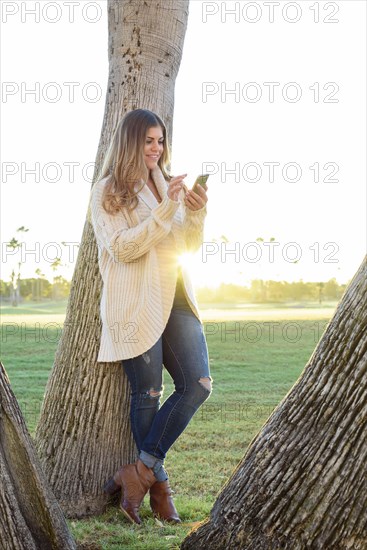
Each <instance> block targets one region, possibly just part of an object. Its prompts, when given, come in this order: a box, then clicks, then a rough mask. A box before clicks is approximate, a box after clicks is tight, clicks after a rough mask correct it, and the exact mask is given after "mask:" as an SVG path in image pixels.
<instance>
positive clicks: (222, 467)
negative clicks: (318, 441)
mask: <svg viewBox="0 0 367 550" xmlns="http://www.w3.org/2000/svg"><path fill="white" fill-rule="evenodd" d="M65 305H66V304H65V302H59V303H48V304H26V305H22V306H20V307H18V308H16V310H15V308H11V307H7V306H2V307H1V314H2V318H1V329H2V336H1V348H2V354H1V356H2V361H3V364H4V366H5V369H6V370H7V372H8V375H9V378H10V382H11V385H12V389H13V391H14V393H15V395H16V397H17V399H18V402H19V405H20V407H21V409H22V411H23V414H24V416H25V420H26V422H27V426H28V428H29V430H30V433H31V434H34V430H35V426H36V423H37V420H38V416H39V411H40V406H41V403H42V398H43V393H44V389H45V385H46V382H47V379H48V376H49V373H50V370H51V368H52V364H53V358H54V354H55V350H56V347H57V343H58V341H59V338H60V335H61V331H62V324H63V321H64V316H65ZM335 307H336V303H328V304H326V305H325V306H324V307H320V306H319V305H318V304H313V305H310V306H308V307H306V306H305V305H304V304H291V305H288V306H287V307H286V306H281V307H272V306H270V305H269V304H262V305H259V306H256V305H253V304H241V305H240V307H236V308H233V307H231V306H229V305H228V306H226V305H225V304H223V306H222V307H220V308H218V306H216V305H214V304H212V305H210V304H209V305H208V306H205V307H204V306H203V307H202V308H201V313H202V318H203V322H204V327H205V333H206V338H207V343H208V349H209V357H210V367H211V375H212V378H213V392H212V395H211V396H210V398H209V399H208V400H207V401H206V402H205V403H204V404H203V405H202V407H201V408H200V409H199V411H198V412H197V413H196V415H195V416H194V418H193V419H192V420H191V422H190V424H189V426H188V427H187V429H186V430H185V432H184V433H183V434H182V435H181V437H180V438H179V439H178V440H177V441H176V443H175V444H174V445H173V447H172V448H171V449H170V452H169V453H168V457H167V460H166V464H165V465H166V469H167V471H168V473H169V475H170V483H171V486H172V488H173V490H174V491H175V495H174V497H175V504H176V507H177V509H178V511H179V513H180V516H181V519H182V521H183V523H182V524H181V525H179V526H177V525H175V526H170V525H168V524H167V525H164V524H160V523H159V522H156V521H155V520H154V519H153V517H152V515H151V512H150V508H149V503H148V497H146V499H145V501H144V503H143V505H142V508H141V517H142V519H143V524H142V526H140V527H139V526H135V525H130V524H129V523H128V522H127V521H126V520H125V519H124V517H123V516H122V514H121V513H120V512H119V509H118V507H117V506H111V507H110V508H108V509H107V511H106V512H105V513H104V514H103V515H102V516H99V517H95V518H89V519H85V520H68V525H69V527H70V530H71V531H72V533H73V535H74V537H75V539H76V540H77V542H78V548H84V549H89V550H97V549H103V550H120V549H128V550H135V549H136V550H137V549H139V550H143V549H144V550H148V549H149V550H160V549H162V550H163V549H166V550H168V549H171V550H173V549H178V548H179V545H180V543H181V541H182V540H183V539H184V538H185V536H186V535H187V533H189V531H190V530H191V528H192V526H193V525H195V524H196V522H200V521H202V520H203V519H205V517H207V516H208V515H209V512H210V509H211V507H212V505H213V504H214V501H215V499H216V496H217V494H218V492H219V491H220V489H221V487H222V486H223V485H224V483H225V482H226V480H227V479H228V477H229V476H230V475H231V473H232V471H233V470H234V468H235V467H236V465H237V464H238V462H239V461H240V460H241V458H242V457H243V455H244V453H245V451H246V448H247V447H248V445H249V443H250V442H251V440H252V439H253V437H254V436H255V435H256V434H257V433H258V431H259V430H260V428H261V426H262V425H263V424H264V422H265V421H266V419H267V418H268V416H269V415H270V413H271V412H272V411H273V410H274V408H275V407H276V406H277V404H278V403H279V402H280V401H281V400H282V398H283V397H284V396H285V395H286V394H287V392H288V391H289V390H290V388H291V387H292V385H293V384H294V383H295V381H296V380H297V379H298V377H299V376H300V374H301V372H302V370H303V368H304V366H305V365H306V363H307V361H308V359H309V357H310V356H311V354H312V352H313V350H314V348H315V346H316V344H317V342H318V341H319V339H320V337H321V335H322V333H323V331H324V330H325V327H326V325H327V323H328V322H329V320H330V319H331V317H332V315H333V313H334V311H335ZM14 310H15V311H16V313H14ZM172 390H173V386H172V383H171V380H170V377H169V376H168V374H166V376H165V380H164V396H163V400H164V399H165V398H166V397H167V396H168V395H169V394H170V393H171V391H172ZM127 413H128V411H127Z"/></svg>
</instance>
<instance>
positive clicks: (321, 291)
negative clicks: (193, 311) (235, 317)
mask: <svg viewBox="0 0 367 550" xmlns="http://www.w3.org/2000/svg"><path fill="white" fill-rule="evenodd" d="M18 284H19V289H17V295H18V297H17V300H15V299H14V289H13V286H12V283H11V282H5V281H2V280H0V297H1V300H2V301H3V302H8V303H12V304H13V305H17V303H19V302H24V301H26V302H27V301H35V302H40V301H47V300H63V299H65V298H67V297H68V296H69V292H70V285H71V282H70V281H67V280H66V279H64V278H63V277H61V276H58V277H54V282H53V283H50V282H49V281H48V280H47V279H45V278H41V277H40V278H32V279H21V280H20V281H18ZM347 284H348V283H346V284H338V283H337V281H336V279H334V278H333V279H330V280H329V281H327V282H320V283H316V282H304V281H302V280H301V281H294V282H291V283H290V282H287V281H271V280H270V281H263V280H261V279H254V280H252V281H251V285H250V286H249V287H246V286H240V285H234V284H225V283H223V284H221V285H220V286H219V287H218V288H199V289H197V290H196V295H197V298H198V301H199V302H200V303H223V302H224V303H234V304H235V303H236V304H238V302H247V303H269V302H274V303H276V302H318V303H320V304H321V303H323V302H324V301H335V300H336V301H338V300H340V298H341V296H342V294H343V292H344V290H345V288H346V286H347Z"/></svg>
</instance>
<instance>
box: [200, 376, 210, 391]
mask: <svg viewBox="0 0 367 550" xmlns="http://www.w3.org/2000/svg"><path fill="white" fill-rule="evenodd" d="M199 383H200V384H201V385H202V386H203V387H204V388H205V389H206V390H207V391H208V392H211V391H212V381H211V378H210V377H209V376H202V377H201V378H200V379H199Z"/></svg>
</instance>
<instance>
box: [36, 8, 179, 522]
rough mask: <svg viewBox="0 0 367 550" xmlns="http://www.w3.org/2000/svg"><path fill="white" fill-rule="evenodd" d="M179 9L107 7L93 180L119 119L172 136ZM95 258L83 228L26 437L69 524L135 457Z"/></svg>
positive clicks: (100, 501) (94, 506) (94, 510)
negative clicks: (104, 78) (105, 72)
mask: <svg viewBox="0 0 367 550" xmlns="http://www.w3.org/2000/svg"><path fill="white" fill-rule="evenodd" d="M188 4H189V0H172V1H171V0H164V2H162V1H161V0H157V1H155V0H149V2H130V1H127V0H122V1H119V2H112V1H111V0H109V2H108V21H109V63H110V70H109V80H108V93H107V99H106V107H105V115H104V122H103V128H102V133H101V138H100V144H99V148H98V152H97V158H96V171H95V176H94V177H96V174H97V173H98V170H99V166H100V163H101V161H102V158H103V156H104V154H105V152H106V149H107V147H108V145H109V142H110V139H111V137H112V134H113V132H114V130H115V128H116V126H117V124H118V122H119V121H120V119H121V118H122V116H123V115H124V114H125V113H126V112H127V111H130V110H132V109H134V108H147V109H150V110H152V111H155V112H157V113H158V114H159V115H160V116H161V117H162V119H163V120H164V121H165V123H166V124H167V129H168V132H169V136H171V135H172V132H171V129H172V118H173V105H174V85H175V80H176V76H177V73H178V69H179V66H180V62H181V55H182V49H183V42H184V37H185V32H186V26H187V18H188ZM97 258H98V256H97V246H96V242H95V238H94V233H93V228H92V226H91V225H90V223H89V222H88V221H87V222H86V224H85V226H84V231H83V236H82V242H81V246H80V249H79V255H78V259H77V263H76V267H75V271H74V275H73V280H72V286H71V291H70V297H69V301H68V307H67V312H66V319H65V323H64V329H63V332H62V335H61V338H60V341H59V346H58V349H57V352H56V357H55V363H54V366H53V370H52V373H51V376H50V378H49V381H48V384H47V388H46V393H45V398H44V402H43V407H42V411H41V417H40V420H39V424H38V427H37V432H36V441H37V447H38V452H39V456H40V458H41V462H42V465H43V468H44V470H45V472H46V475H47V477H48V479H49V481H50V483H51V486H52V488H53V491H54V493H55V495H56V497H57V498H58V499H59V501H60V503H61V506H62V508H63V510H64V512H65V514H67V515H68V516H69V517H82V516H85V515H91V514H98V513H101V512H102V511H103V510H104V508H105V505H106V498H105V496H104V495H103V494H102V487H103V485H104V483H105V482H106V480H107V479H108V478H109V477H110V475H112V473H113V472H114V471H115V470H116V469H117V468H118V467H120V466H121V465H122V464H124V463H128V462H132V461H134V460H135V459H136V447H135V444H134V441H133V438H132V435H131V429H130V419H129V403H130V393H129V392H130V389H129V385H128V380H127V377H126V376H125V373H124V372H123V369H122V367H121V363H104V364H103V363H98V364H97V363H96V358H97V352H98V347H99V340H100V329H101V327H100V319H99V302H100V294H101V286H102V280H101V277H100V274H99V269H98V259H97Z"/></svg>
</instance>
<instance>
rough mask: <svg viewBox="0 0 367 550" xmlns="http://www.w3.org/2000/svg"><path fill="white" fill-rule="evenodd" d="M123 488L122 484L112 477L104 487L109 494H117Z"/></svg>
mask: <svg viewBox="0 0 367 550" xmlns="http://www.w3.org/2000/svg"><path fill="white" fill-rule="evenodd" d="M120 489H121V485H118V484H117V483H116V481H115V480H114V479H113V477H111V479H109V480H108V481H107V483H106V485H105V486H104V487H103V491H104V492H105V493H107V495H111V496H112V495H115V494H116V493H118V492H119V490H120Z"/></svg>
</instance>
